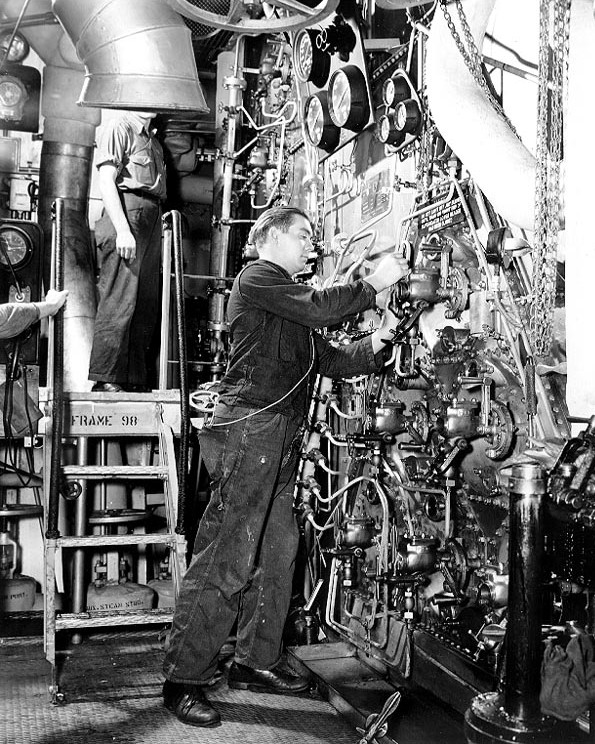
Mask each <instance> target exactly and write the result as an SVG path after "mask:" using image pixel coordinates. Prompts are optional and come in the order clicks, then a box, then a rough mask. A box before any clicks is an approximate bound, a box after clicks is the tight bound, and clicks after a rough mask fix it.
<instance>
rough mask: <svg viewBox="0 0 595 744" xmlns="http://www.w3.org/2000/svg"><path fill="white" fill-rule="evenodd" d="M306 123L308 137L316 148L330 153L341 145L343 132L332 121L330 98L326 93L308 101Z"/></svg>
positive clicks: (321, 93)
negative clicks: (340, 139)
mask: <svg viewBox="0 0 595 744" xmlns="http://www.w3.org/2000/svg"><path fill="white" fill-rule="evenodd" d="M304 121H305V127H306V137H307V138H308V140H309V141H310V142H311V143H312V144H313V145H314V146H315V147H320V148H322V149H323V150H327V151H328V152H330V151H332V150H334V149H335V147H336V146H337V145H338V144H339V137H340V134H341V131H340V129H339V128H338V127H337V126H335V125H334V124H333V122H332V121H331V117H330V115H329V110H328V98H327V94H326V93H325V92H324V91H321V92H320V93H315V94H314V95H312V96H310V97H309V98H308V99H307V100H306V104H305V107H304Z"/></svg>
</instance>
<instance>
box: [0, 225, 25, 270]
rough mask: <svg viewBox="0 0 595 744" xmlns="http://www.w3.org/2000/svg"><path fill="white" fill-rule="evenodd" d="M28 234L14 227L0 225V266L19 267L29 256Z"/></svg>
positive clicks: (5, 267)
mask: <svg viewBox="0 0 595 744" xmlns="http://www.w3.org/2000/svg"><path fill="white" fill-rule="evenodd" d="M32 250H33V246H32V244H31V239H30V238H29V236H28V235H27V234H26V233H25V232H23V231H22V230H19V229H18V228H16V227H0V268H3V269H6V270H8V269H10V268H11V267H12V268H13V269H20V268H21V267H22V266H24V265H25V264H26V263H27V262H28V261H29V259H30V258H31V253H32Z"/></svg>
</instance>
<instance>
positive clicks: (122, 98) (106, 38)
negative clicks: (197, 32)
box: [52, 0, 209, 112]
mask: <svg viewBox="0 0 595 744" xmlns="http://www.w3.org/2000/svg"><path fill="white" fill-rule="evenodd" d="M52 6H53V11H54V14H55V15H56V17H57V18H58V19H59V21H60V23H61V24H62V25H63V26H64V29H65V30H66V33H67V34H68V36H69V37H70V38H71V39H72V41H73V42H74V44H75V45H76V52H77V55H78V57H79V59H80V60H81V61H82V62H83V64H84V65H85V68H86V74H85V83H84V86H83V90H82V92H81V95H80V98H79V101H78V102H79V103H80V104H82V105H84V106H99V107H101V108H117V109H126V108H128V109H137V110H146V111H164V110H167V111H199V112H208V110H209V108H208V106H207V103H206V100H205V96H204V93H203V90H202V88H201V85H200V82H199V80H198V72H197V70H196V62H195V60H194V51H193V49H192V34H191V32H190V29H189V28H188V26H186V24H185V23H184V21H183V20H182V17H181V16H180V15H179V14H178V13H176V12H175V11H174V10H173V9H172V8H171V7H170V6H169V5H167V4H166V3H165V2H163V0H53V2H52Z"/></svg>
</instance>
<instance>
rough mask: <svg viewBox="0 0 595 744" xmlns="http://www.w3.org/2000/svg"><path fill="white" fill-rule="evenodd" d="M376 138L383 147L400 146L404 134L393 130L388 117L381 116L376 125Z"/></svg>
mask: <svg viewBox="0 0 595 744" xmlns="http://www.w3.org/2000/svg"><path fill="white" fill-rule="evenodd" d="M376 137H377V138H378V139H379V140H380V142H382V143H383V144H385V145H400V144H401V142H403V140H404V139H405V134H404V132H399V131H398V130H397V129H395V127H394V125H393V123H392V121H391V117H390V116H387V115H386V114H383V115H382V116H381V117H380V119H378V122H377V124H376Z"/></svg>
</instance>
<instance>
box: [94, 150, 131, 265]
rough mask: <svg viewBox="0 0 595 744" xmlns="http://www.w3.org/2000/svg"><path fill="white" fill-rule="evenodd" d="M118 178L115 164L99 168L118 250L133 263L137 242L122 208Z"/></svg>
mask: <svg viewBox="0 0 595 744" xmlns="http://www.w3.org/2000/svg"><path fill="white" fill-rule="evenodd" d="M117 176H118V169H117V167H116V166H115V165H114V164H113V163H103V164H102V165H100V166H99V191H100V193H101V198H102V200H103V206H104V207H105V211H106V212H107V214H108V216H109V218H110V220H111V221H112V224H113V226H114V228H115V230H116V250H117V252H118V255H120V256H121V257H122V258H124V259H126V260H129V261H133V260H134V259H135V258H136V240H135V238H134V235H133V234H132V232H131V230H130V225H129V224H128V220H127V219H126V214H125V213H124V209H123V207H122V201H121V199H120V192H119V191H118V187H117V186H116V178H117Z"/></svg>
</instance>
